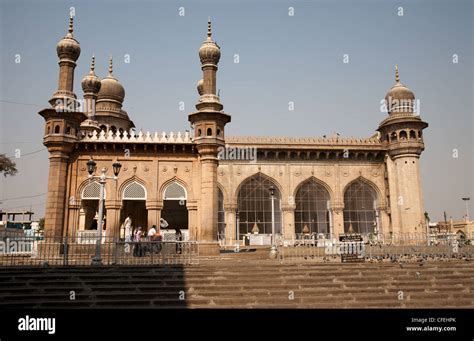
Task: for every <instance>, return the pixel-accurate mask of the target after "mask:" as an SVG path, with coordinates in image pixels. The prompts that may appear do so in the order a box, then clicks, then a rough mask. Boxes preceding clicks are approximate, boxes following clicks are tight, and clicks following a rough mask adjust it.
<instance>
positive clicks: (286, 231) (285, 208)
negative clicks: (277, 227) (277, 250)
mask: <svg viewBox="0 0 474 341" xmlns="http://www.w3.org/2000/svg"><path fill="white" fill-rule="evenodd" d="M295 208H296V205H295V204H292V205H291V204H288V205H282V207H281V212H282V215H283V222H282V223H283V226H282V235H283V238H284V239H285V240H293V239H295V238H296V233H295Z"/></svg>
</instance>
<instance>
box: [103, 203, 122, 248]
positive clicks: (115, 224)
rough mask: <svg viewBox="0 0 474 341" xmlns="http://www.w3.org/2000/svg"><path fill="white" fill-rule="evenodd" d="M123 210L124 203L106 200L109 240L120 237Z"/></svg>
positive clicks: (107, 234)
mask: <svg viewBox="0 0 474 341" xmlns="http://www.w3.org/2000/svg"><path fill="white" fill-rule="evenodd" d="M121 209H122V201H120V200H106V201H105V210H106V216H105V217H106V218H105V219H106V222H105V224H106V228H105V230H106V234H105V235H106V236H107V239H108V240H111V239H114V238H119V237H120V225H121V223H122V222H121V221H120V211H121Z"/></svg>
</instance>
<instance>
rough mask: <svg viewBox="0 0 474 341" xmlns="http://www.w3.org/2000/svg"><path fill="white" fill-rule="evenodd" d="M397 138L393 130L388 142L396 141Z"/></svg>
mask: <svg viewBox="0 0 474 341" xmlns="http://www.w3.org/2000/svg"><path fill="white" fill-rule="evenodd" d="M397 140H398V137H397V133H396V132H393V133H392V134H390V142H397Z"/></svg>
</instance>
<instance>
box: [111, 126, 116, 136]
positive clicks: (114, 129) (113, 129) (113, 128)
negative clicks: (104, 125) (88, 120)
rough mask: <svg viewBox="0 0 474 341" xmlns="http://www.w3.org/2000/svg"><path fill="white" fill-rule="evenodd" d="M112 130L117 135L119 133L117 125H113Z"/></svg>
mask: <svg viewBox="0 0 474 341" xmlns="http://www.w3.org/2000/svg"><path fill="white" fill-rule="evenodd" d="M110 130H112V133H113V134H114V135H115V134H116V133H117V127H116V126H111V127H110Z"/></svg>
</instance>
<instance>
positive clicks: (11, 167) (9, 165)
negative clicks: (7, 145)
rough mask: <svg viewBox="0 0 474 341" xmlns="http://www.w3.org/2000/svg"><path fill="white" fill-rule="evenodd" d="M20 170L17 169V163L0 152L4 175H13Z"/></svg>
mask: <svg viewBox="0 0 474 341" xmlns="http://www.w3.org/2000/svg"><path fill="white" fill-rule="evenodd" d="M17 172H18V170H17V169H16V164H15V162H13V161H12V160H11V159H10V158H9V157H7V156H6V155H5V154H0V174H1V173H3V176H4V177H6V176H7V175H10V176H13V175H15V174H16V173H17Z"/></svg>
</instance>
